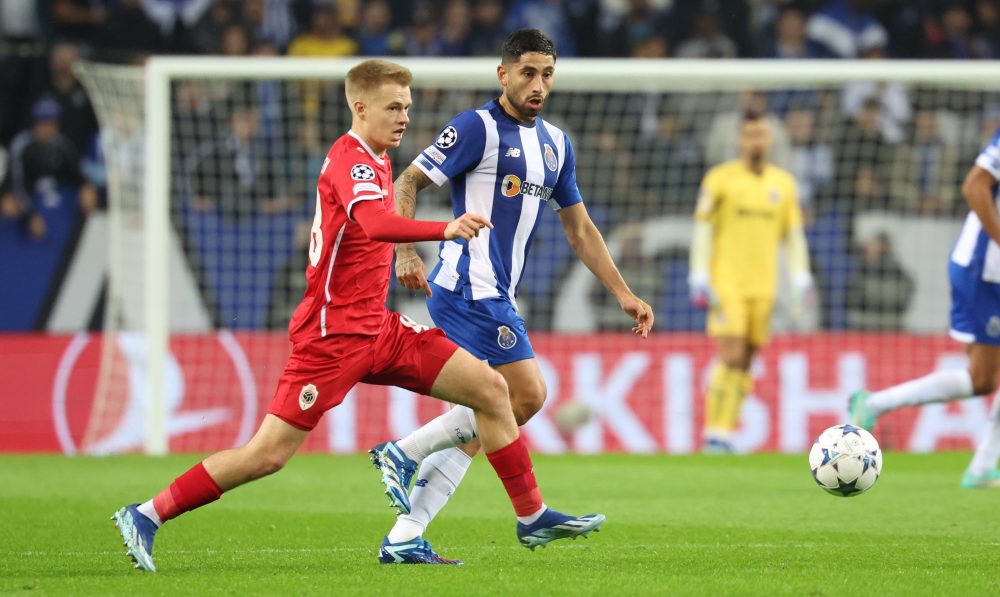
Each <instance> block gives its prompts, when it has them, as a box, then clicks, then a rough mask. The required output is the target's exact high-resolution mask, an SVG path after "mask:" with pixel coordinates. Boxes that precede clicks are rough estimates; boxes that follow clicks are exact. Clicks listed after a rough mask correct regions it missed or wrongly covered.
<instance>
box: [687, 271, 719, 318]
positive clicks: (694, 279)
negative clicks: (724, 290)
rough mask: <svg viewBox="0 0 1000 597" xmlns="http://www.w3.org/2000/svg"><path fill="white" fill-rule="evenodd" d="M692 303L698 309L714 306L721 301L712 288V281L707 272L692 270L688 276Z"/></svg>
mask: <svg viewBox="0 0 1000 597" xmlns="http://www.w3.org/2000/svg"><path fill="white" fill-rule="evenodd" d="M688 287H689V290H690V297H691V304H692V305H694V306H695V307H697V308H698V309H708V308H710V307H714V306H715V305H716V304H717V303H718V302H719V301H718V298H717V297H716V296H715V291H713V290H712V284H711V281H710V280H709V278H708V274H707V273H705V272H691V274H690V275H689V276H688Z"/></svg>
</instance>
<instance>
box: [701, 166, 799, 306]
mask: <svg viewBox="0 0 1000 597" xmlns="http://www.w3.org/2000/svg"><path fill="white" fill-rule="evenodd" d="M695 219H696V220H701V221H705V222H708V223H709V224H711V225H712V232H713V234H712V256H711V261H710V269H709V274H710V276H711V283H712V288H713V289H714V290H715V292H716V293H717V294H718V295H719V296H720V297H721V298H726V297H729V296H734V297H746V298H773V297H774V294H775V292H776V286H777V275H778V247H779V244H780V242H781V241H782V240H783V239H784V238H785V236H786V235H787V234H788V231H789V230H794V229H796V228H801V227H802V212H801V211H800V210H799V200H798V194H797V191H796V187H795V179H794V178H793V177H792V175H791V174H790V173H788V172H787V171H785V170H782V169H781V168H778V167H777V166H772V165H771V164H768V165H767V166H765V168H764V171H763V173H761V174H759V175H758V174H755V173H754V172H753V171H751V170H750V169H749V168H748V167H747V166H746V164H744V163H743V161H741V160H732V161H729V162H724V163H722V164H719V165H717V166H715V167H713V168H711V169H710V170H709V171H708V173H707V174H705V178H704V179H703V180H702V183H701V192H700V194H699V197H698V206H697V208H696V209H695Z"/></svg>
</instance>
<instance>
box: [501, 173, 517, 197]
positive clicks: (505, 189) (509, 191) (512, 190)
mask: <svg viewBox="0 0 1000 597" xmlns="http://www.w3.org/2000/svg"><path fill="white" fill-rule="evenodd" d="M500 192H501V193H503V196H504V197H517V196H518V195H519V194H520V193H521V179H520V178H518V177H516V176H514V175H513V174H508V175H507V176H504V177H503V182H501V183H500Z"/></svg>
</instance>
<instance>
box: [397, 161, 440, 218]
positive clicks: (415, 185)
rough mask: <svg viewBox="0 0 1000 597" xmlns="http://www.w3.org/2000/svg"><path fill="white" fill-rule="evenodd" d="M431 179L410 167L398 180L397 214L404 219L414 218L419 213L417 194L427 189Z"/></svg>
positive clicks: (415, 168)
mask: <svg viewBox="0 0 1000 597" xmlns="http://www.w3.org/2000/svg"><path fill="white" fill-rule="evenodd" d="M429 184H431V179H429V178H427V175H426V174H424V173H423V172H421V171H420V169H419V168H417V167H416V166H413V165H410V166H409V167H407V168H406V170H403V173H402V174H400V175H399V177H397V178H396V182H394V183H393V185H394V186H395V188H396V213H397V214H399V215H401V216H403V217H404V218H411V219H412V218H413V215H414V214H415V213H416V211H417V193H419V192H420V191H422V190H423V189H425V188H427V186H428V185H429Z"/></svg>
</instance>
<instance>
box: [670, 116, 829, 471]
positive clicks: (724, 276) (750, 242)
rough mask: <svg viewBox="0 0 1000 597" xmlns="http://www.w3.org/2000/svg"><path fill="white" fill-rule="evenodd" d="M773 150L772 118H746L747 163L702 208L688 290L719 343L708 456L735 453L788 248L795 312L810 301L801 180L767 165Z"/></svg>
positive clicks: (721, 169)
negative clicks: (704, 312)
mask: <svg viewBox="0 0 1000 597" xmlns="http://www.w3.org/2000/svg"><path fill="white" fill-rule="evenodd" d="M769 145H770V134H769V131H768V123H767V118H766V116H765V115H764V114H762V113H760V112H757V111H752V110H751V111H747V112H746V113H744V115H743V120H742V122H741V123H740V136H739V146H740V157H739V158H738V159H735V160H731V161H728V162H724V163H722V164H719V165H717V166H714V167H713V168H711V169H710V170H709V171H708V172H707V173H706V174H705V178H704V179H703V180H702V183H701V192H700V195H699V197H698V204H697V206H696V208H695V216H694V217H695V224H694V237H693V240H692V242H691V252H690V271H689V274H688V284H689V286H690V292H691V300H692V302H693V303H694V305H695V306H697V307H700V308H707V309H708V318H707V328H708V330H707V331H708V335H709V336H711V337H712V338H714V339H715V340H716V343H717V345H718V354H717V361H716V363H715V365H714V367H713V368H712V372H711V374H710V378H709V385H708V391H707V393H706V394H705V427H704V446H703V449H704V451H705V452H707V453H729V452H732V451H733V445H732V435H733V432H734V430H735V429H736V426H737V424H738V423H739V418H740V409H741V407H742V405H743V399H744V398H745V397H746V396H748V395H749V394H750V393H751V392H753V378H752V377H751V374H750V365H751V364H752V363H753V357H754V355H755V354H756V353H757V351H758V350H760V348H761V347H762V346H764V345H765V344H766V343H767V341H768V338H769V335H770V325H771V312H772V310H773V307H774V298H775V294H776V292H777V277H778V249H779V247H780V246H781V245H782V244H783V245H784V248H785V252H786V256H787V260H788V265H789V269H790V272H791V276H792V281H791V283H792V289H793V297H792V311H793V313H801V311H802V308H803V306H804V305H805V303H807V302H808V301H809V300H811V295H812V285H813V282H812V275H811V273H810V269H809V251H808V248H807V246H806V238H805V234H804V233H803V231H802V213H801V211H800V209H799V202H798V196H797V191H796V185H795V179H794V178H793V177H792V175H791V174H790V173H788V172H786V171H785V170H782V169H781V168H778V167H777V166H775V165H773V164H771V163H769V162H768V153H767V152H768V146H769Z"/></svg>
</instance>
